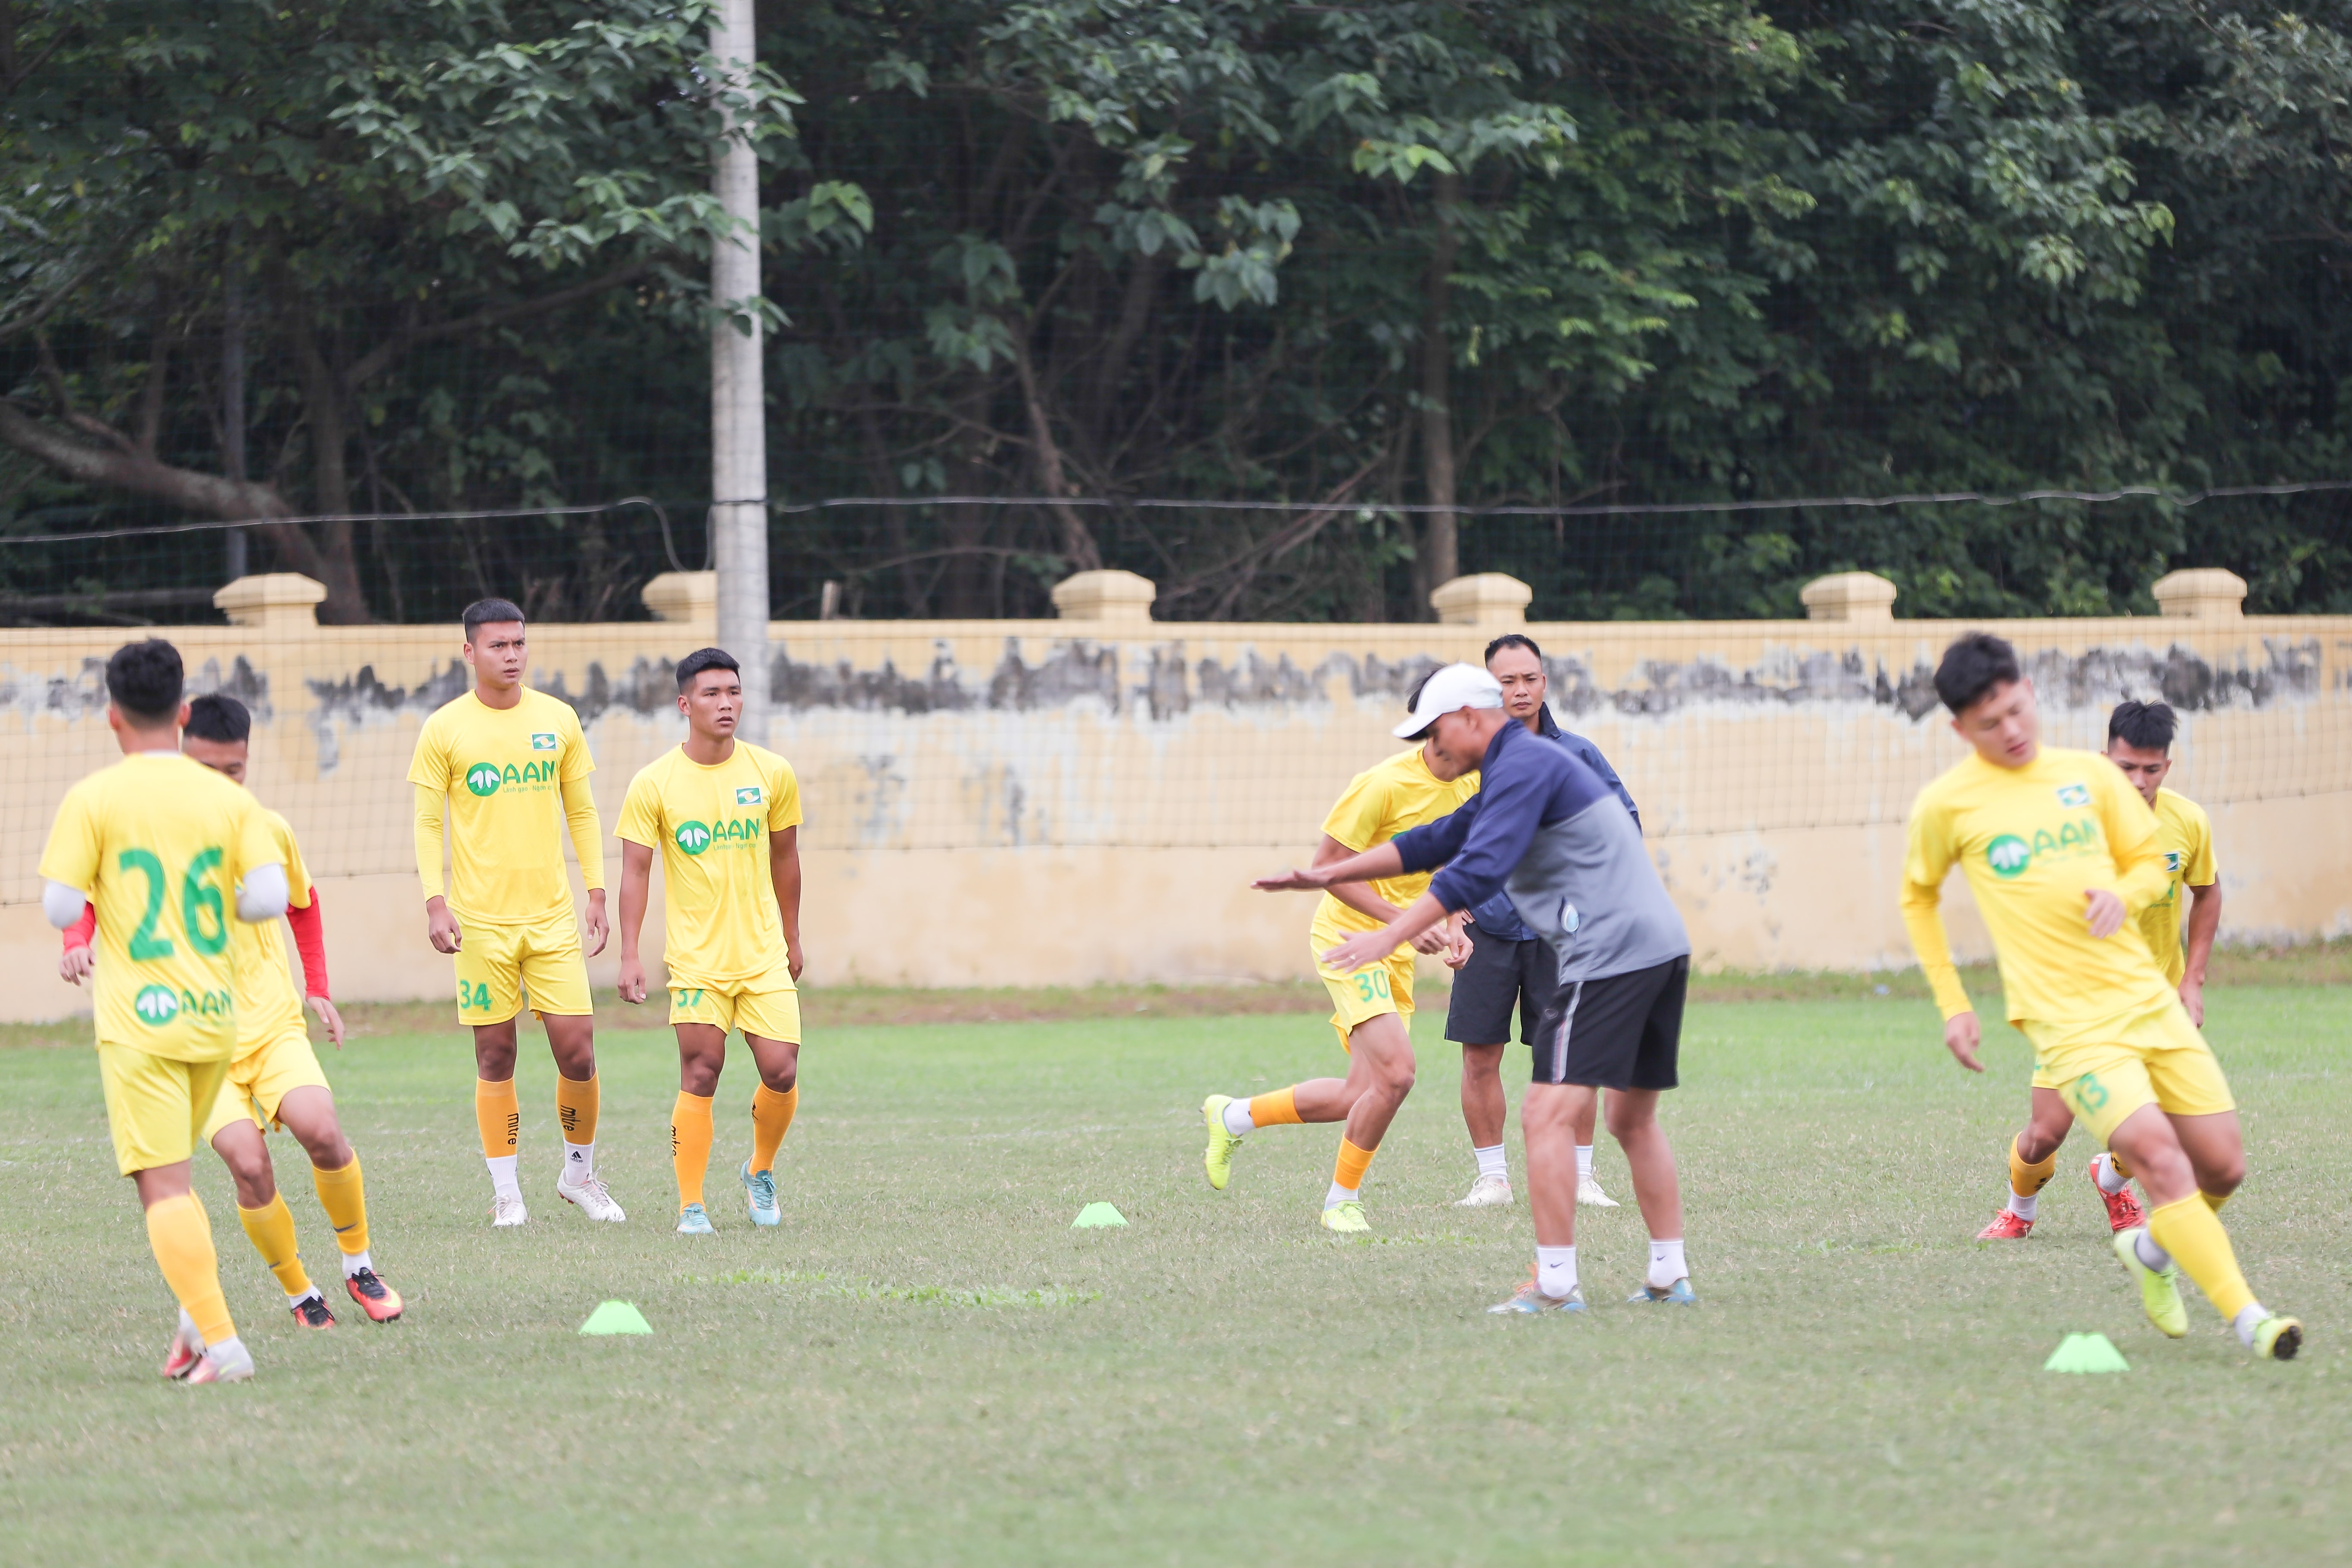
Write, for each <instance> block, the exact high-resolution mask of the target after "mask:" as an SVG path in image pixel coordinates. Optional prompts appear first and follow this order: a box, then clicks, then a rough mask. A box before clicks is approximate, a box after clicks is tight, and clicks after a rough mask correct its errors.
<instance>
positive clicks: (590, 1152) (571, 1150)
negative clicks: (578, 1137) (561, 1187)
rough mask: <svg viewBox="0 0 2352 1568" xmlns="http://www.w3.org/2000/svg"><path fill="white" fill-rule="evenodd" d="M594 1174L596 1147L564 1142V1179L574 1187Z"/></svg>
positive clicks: (587, 1144) (590, 1144)
mask: <svg viewBox="0 0 2352 1568" xmlns="http://www.w3.org/2000/svg"><path fill="white" fill-rule="evenodd" d="M595 1173H596V1145H594V1144H593V1143H573V1142H569V1141H566V1142H565V1143H564V1145H563V1175H564V1179H565V1180H566V1181H569V1182H570V1183H571V1184H572V1185H573V1186H575V1187H576V1186H578V1185H579V1184H581V1183H583V1182H584V1181H586V1180H587V1179H588V1178H589V1177H591V1176H593V1175H594V1174H595Z"/></svg>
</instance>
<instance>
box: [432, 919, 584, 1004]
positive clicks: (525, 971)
mask: <svg viewBox="0 0 2352 1568" xmlns="http://www.w3.org/2000/svg"><path fill="white" fill-rule="evenodd" d="M458 927H459V929H460V930H461V931H463V932H464V940H463V941H462V942H460V943H459V944H458V947H457V1017H458V1020H459V1021H460V1022H462V1023H466V1024H469V1025H474V1026H480V1025H484V1024H503V1023H505V1022H506V1021H507V1020H508V1019H509V1018H511V1017H513V1016H515V1015H516V1014H518V1013H520V1012H521V1011H522V998H523V991H524V989H525V988H526V987H527V988H528V989H529V990H530V1010H531V1011H532V1012H534V1013H537V1014H540V1015H541V1016H545V1015H547V1014H550V1013H552V1014H554V1015H555V1016H557V1017H560V1018H568V1017H579V1016H583V1015H586V1014H589V1013H593V1012H594V1011H595V1006H594V1005H593V1003H591V1002H590V1001H589V999H588V961H587V960H586V959H585V958H583V957H582V956H581V952H580V922H579V921H575V920H574V919H572V911H571V910H562V911H561V912H560V913H557V914H552V915H550V916H548V917H547V918H546V919H544V920H541V921H533V922H531V923H530V924H529V925H488V924H477V923H476V922H475V921H469V920H467V919H466V918H465V917H464V916H462V915H461V916H459V917H458Z"/></svg>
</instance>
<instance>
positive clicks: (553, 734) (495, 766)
mask: <svg viewBox="0 0 2352 1568" xmlns="http://www.w3.org/2000/svg"><path fill="white" fill-rule="evenodd" d="M595 771H596V763H595V762H594V760H593V759H592V758H591V757H590V756H589V755H588V738H587V736H586V735H584V734H583V733H582V732H581V729H580V715H579V714H577V713H575V712H573V711H572V704H570V703H569V702H565V701H563V700H562V699H560V698H554V697H550V696H549V695H548V694H547V693H546V692H544V691H533V690H531V689H530V688H528V687H526V688H524V689H523V691H522V694H521V700H520V701H518V702H517V703H516V704H515V705H514V706H513V707H511V708H493V707H491V706H489V705H488V703H486V702H484V701H483V700H481V698H479V697H478V696H477V695H476V694H475V693H473V692H471V691H468V692H467V693H466V694H465V695H464V696H463V697H460V698H458V699H457V700H455V701H454V702H447V703H445V704H443V705H442V706H441V707H440V708H438V709H436V710H435V711H434V713H433V716H432V717H431V718H429V719H427V720H425V727H424V729H423V730H421V731H418V732H417V736H416V754H415V759H414V760H413V761H412V762H411V763H409V766H408V782H409V783H410V784H415V785H417V786H418V787H420V788H423V789H426V790H430V791H433V792H434V793H436V794H446V795H447V796H448V802H449V805H448V815H447V816H446V818H445V819H444V820H445V821H446V824H447V832H446V837H447V838H448V840H449V894H448V898H449V908H450V909H451V910H454V911H455V912H457V913H458V914H460V915H463V916H465V917H466V918H467V920H469V921H477V922H479V923H482V924H486V925H532V924H536V923H537V922H539V921H543V920H546V919H547V918H548V917H549V916H551V915H556V914H568V913H570V912H571V910H572V882H571V879H570V878H569V877H567V876H566V875H565V873H564V869H563V833H564V824H563V786H564V785H565V784H570V783H572V781H573V780H575V779H583V778H586V777H587V776H588V775H589V774H590V773H594V772H595ZM418 870H419V871H420V872H421V873H424V874H425V897H426V898H427V899H434V898H438V897H440V895H441V886H440V882H441V868H440V867H439V866H438V865H436V866H434V867H433V868H431V869H430V871H429V872H427V871H426V870H425V868H424V867H422V866H420V867H418ZM582 870H583V873H584V874H585V875H586V877H587V879H588V885H589V886H590V887H592V888H594V887H601V886H602V885H603V882H604V868H603V867H602V866H595V867H583V868H582Z"/></svg>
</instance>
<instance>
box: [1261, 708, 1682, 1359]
mask: <svg viewBox="0 0 2352 1568" xmlns="http://www.w3.org/2000/svg"><path fill="white" fill-rule="evenodd" d="M1399 730H1400V731H1401V732H1402V731H1406V730H1411V731H1412V733H1413V734H1415V735H1426V736H1428V737H1429V738H1430V739H1431V740H1432V741H1433V742H1434V743H1435V744H1436V746H1437V747H1438V749H1439V750H1440V751H1442V752H1444V754H1446V755H1447V756H1449V757H1452V758H1455V759H1457V760H1458V759H1475V765H1476V766H1477V767H1478V769H1479V787H1478V794H1477V795H1475V796H1474V797H1473V798H1472V799H1471V800H1470V801H1469V802H1468V803H1467V804H1465V805H1463V806H1461V807H1460V808H1459V809H1457V810H1456V811H1454V813H1453V814H1452V815H1450V816H1444V817H1441V818H1440V819H1438V820H1437V821H1435V822H1433V823H1430V824H1428V825H1427V826H1422V827H1416V828H1413V829H1412V830H1411V831H1409V832H1406V833H1401V834H1399V835H1397V837H1394V838H1392V839H1391V840H1390V841H1389V842H1388V843H1386V844H1383V845H1381V846H1379V847H1376V848H1373V849H1370V850H1367V851H1365V852H1364V853H1363V854H1361V855H1356V856H1352V857H1350V858H1347V859H1344V860H1337V861H1333V862H1331V863H1330V864H1328V865H1325V866H1320V867H1317V868H1314V869H1312V870H1308V871H1293V872H1290V873H1288V874H1287V875H1286V876H1282V877H1273V878H1266V879H1262V880H1260V881H1259V882H1258V883H1257V886H1259V887H1261V888H1265V889H1284V888H1302V889H1303V888H1324V887H1328V886H1329V885H1330V884H1331V883H1333V882H1347V881H1359V880H1361V879H1365V878H1370V877H1386V876H1395V875H1397V874H1399V873H1400V872H1401V871H1403V870H1405V869H1408V868H1411V869H1418V870H1427V869H1430V868H1434V867H1440V866H1443V867H1444V869H1443V870H1440V871H1439V872H1438V873H1437V875H1436V877H1435V879H1433V880H1432V881H1431V883H1430V885H1429V890H1428V891H1427V892H1425V893H1423V895H1422V896H1421V897H1420V898H1419V899H1417V900H1414V901H1413V902H1412V905H1411V906H1409V907H1408V908H1407V909H1405V910H1403V911H1402V913H1400V914H1399V915H1398V916H1397V918H1396V919H1395V920H1393V921H1390V922H1389V923H1388V924H1387V925H1385V926H1383V927H1381V929H1380V930H1378V931H1365V932H1362V933H1360V934H1359V935H1356V936H1353V937H1350V938H1349V940H1348V941H1346V942H1342V943H1340V944H1339V946H1338V947H1336V948H1333V949H1332V950H1331V951H1330V952H1328V953H1327V954H1325V955H1324V957H1325V961H1326V962H1327V963H1331V964H1335V965H1338V966H1340V967H1342V968H1347V969H1354V968H1360V967H1361V966H1363V965H1364V964H1366V963H1373V962H1376V961H1377V960H1379V959H1381V958H1382V957H1385V956H1386V955H1387V954H1389V953H1391V952H1394V951H1395V950H1396V949H1397V948H1398V947H1399V946H1400V945H1402V943H1404V942H1409V941H1411V940H1412V938H1413V937H1414V936H1415V935H1417V934H1419V933H1420V932H1422V931H1427V930H1429V929H1430V928H1431V927H1432V926H1434V925H1436V924H1437V923H1438V922H1439V921H1443V920H1444V919H1445V918H1446V916H1447V915H1448V913H1449V912H1452V911H1455V910H1465V909H1469V908H1471V907H1473V906H1475V904H1477V903H1479V902H1480V901H1482V900H1485V899H1486V898H1489V897H1491V896H1492V895H1493V894H1494V893H1495V891H1496V889H1507V890H1508V891H1509V893H1510V896H1511V905H1512V908H1513V909H1514V910H1516V911H1517V914H1518V917H1519V919H1520V920H1521V921H1525V922H1526V924H1527V925H1528V927H1529V928H1530V929H1531V930H1533V931H1535V933H1536V934H1537V935H1538V937H1541V938H1544V939H1545V940H1547V941H1549V942H1551V943H1553V945H1554V948H1555V950H1556V951H1557V952H1559V990H1558V992H1557V994H1555V995H1554V996H1553V998H1552V1000H1551V1004H1550V1005H1549V1006H1548V1007H1547V1008H1546V1009H1545V1011H1544V1016H1543V1020H1542V1023H1541V1024H1540V1026H1538V1029H1537V1031H1536V1038H1535V1042H1534V1047H1533V1048H1534V1057H1535V1082H1534V1085H1533V1086H1532V1087H1531V1088H1529V1089H1528V1097H1527V1100H1526V1102H1525V1103H1524V1105H1523V1106H1522V1108H1521V1110H1520V1113H1519V1124H1520V1127H1521V1130H1522V1131H1523V1132H1524V1133H1525V1135H1526V1138H1527V1162H1528V1205H1529V1207H1530V1209H1531V1210H1532V1211H1533V1214H1534V1216H1535V1226H1536V1269H1535V1277H1534V1278H1533V1279H1529V1280H1528V1282H1527V1284H1525V1285H1524V1286H1522V1287H1521V1288H1520V1289H1519V1290H1518V1292H1517V1294H1516V1295H1514V1296H1513V1297H1512V1298H1511V1299H1510V1300H1507V1301H1504V1302H1501V1303H1499V1304H1497V1305H1496V1307H1495V1308H1494V1309H1493V1310H1496V1311H1498V1312H1542V1311H1551V1310H1569V1311H1580V1310H1583V1308H1584V1296H1583V1292H1582V1291H1581V1290H1580V1289H1579V1288H1578V1280H1577V1272H1576V1162H1575V1151H1574V1143H1573V1137H1574V1134H1573V1133H1572V1132H1571V1131H1570V1126H1571V1123H1572V1121H1573V1119H1574V1117H1575V1114H1576V1112H1577V1111H1578V1110H1580V1109H1582V1108H1584V1107H1586V1106H1589V1105H1590V1104H1591V1101H1592V1100H1593V1098H1594V1095H1595V1093H1596V1091H1597V1090H1599V1089H1609V1090H1611V1093H1610V1096H1609V1131H1610V1133H1611V1135H1612V1137H1614V1138H1615V1139H1616V1140H1617V1142H1618V1145H1619V1146H1620V1147H1621V1148H1622V1149H1623V1150H1624V1152H1625V1163H1626V1164H1627V1166H1628V1167H1629V1168H1630V1169H1631V1171H1632V1173H1633V1196H1634V1199H1635V1201H1636V1202H1637V1203H1639V1204H1640V1205H1641V1208H1642V1217H1643V1221H1644V1222H1646V1224H1647V1225H1648V1227H1649V1232H1650V1266H1649V1269H1648V1272H1647V1277H1646V1279H1645V1282H1644V1285H1643V1289H1640V1290H1637V1291H1635V1292H1634V1294H1633V1300H1636V1301H1672V1302H1684V1303H1686V1302H1690V1301H1694V1300H1696V1297H1695V1296H1694V1295H1693V1294H1692V1292H1691V1287H1690V1279H1689V1269H1688V1268H1687V1267H1686V1266H1685V1262H1684V1258H1683V1225H1682V1219H1683V1215H1682V1193H1681V1189H1680V1185H1679V1184H1678V1183H1677V1181H1676V1179H1675V1157H1674V1151H1673V1150H1672V1148H1670V1147H1669V1146H1668V1144H1667V1142H1666V1137H1665V1133H1664V1130H1663V1129H1661V1128H1660V1127H1659V1126H1658V1121H1657V1110H1658V1096H1659V1094H1660V1093H1661V1092H1663V1091H1664V1090H1665V1089H1672V1088H1674V1087H1675V1084H1676V1082H1677V1081H1678V1079H1677V1075H1676V1058H1677V1056H1678V1053H1679V1051H1680V1047H1681V1037H1682V1009H1683V994H1684V991H1685V985H1686V984H1687V982H1688V978H1689V973H1690V938H1689V935H1688V933H1687V932H1686V931H1685V930H1684V927H1683V921H1682V916H1681V915H1680V914H1679V913H1678V912H1677V911H1676V910H1675V907H1674V904H1673V902H1672V901H1671V900H1669V899H1668V898H1667V897H1666V890H1665V888H1664V884H1662V883H1661V882H1660V881H1659V880H1658V873H1657V869H1656V868H1655V867H1654V866H1652V865H1651V863H1650V858H1649V855H1648V853H1647V852H1646V851H1645V850H1643V847H1642V836H1641V833H1640V831H1639V830H1638V829H1636V828H1635V827H1634V826H1633V818H1632V816H1629V815H1628V814H1627V813H1626V812H1625V810H1624V808H1623V805H1622V802H1620V801H1619V800H1618V799H1617V797H1616V796H1615V795H1614V794H1612V792H1611V791H1610V789H1609V787H1608V786H1607V785H1606V784H1602V783H1601V779H1600V777H1599V775H1597V774H1595V773H1593V771H1592V770H1591V768H1589V767H1586V766H1585V765H1584V764H1583V763H1580V762H1579V761H1577V759H1575V758H1574V757H1572V756H1570V754H1569V753H1568V752H1566V751H1565V750H1563V749H1562V748H1560V747H1559V746H1555V745H1550V744H1548V743H1546V742H1543V741H1541V740H1539V739H1538V738H1537V737H1536V736H1534V735H1531V734H1529V733H1528V731H1527V730H1526V729H1525V728H1523V727H1522V726H1520V725H1518V724H1516V723H1514V722H1512V721H1511V719H1510V717H1509V715H1508V714H1507V713H1506V712H1504V710H1503V706H1502V689H1501V687H1500V686H1499V685H1497V684H1496V680H1495V678H1494V677H1493V676H1491V675H1489V674H1487V673H1486V671H1485V670H1483V669H1480V668H1477V667H1476V666H1475V665H1466V664H1459V665H1449V666H1447V667H1446V668H1444V669H1441V670H1439V671H1438V672H1437V673H1436V674H1435V675H1433V676H1432V677H1431V678H1430V679H1429V680H1428V682H1427V683H1426V684H1425V685H1424V686H1423V688H1422V691H1421V699H1420V700H1419V702H1417V703H1416V704H1415V706H1414V709H1413V716H1412V719H1411V720H1408V721H1406V723H1405V724H1404V725H1401V726H1399ZM1570 938H1572V939H1573V941H1572V942H1571V941H1570V940H1569V939H1570Z"/></svg>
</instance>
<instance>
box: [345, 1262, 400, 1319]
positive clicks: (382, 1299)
mask: <svg viewBox="0 0 2352 1568" xmlns="http://www.w3.org/2000/svg"><path fill="white" fill-rule="evenodd" d="M343 1289H346V1290H349V1291H350V1292H351V1293H352V1300H354V1301H357V1302H358V1303H359V1304H360V1310H361V1311H362V1312H365V1313H366V1314H367V1315H368V1317H369V1318H370V1319H372V1320H373V1321H376V1322H379V1323H388V1322H390V1321H393V1320H394V1318H397V1317H398V1316H400V1292H399V1291H397V1290H395V1289H393V1288H392V1287H391V1286H389V1285H387V1284H385V1283H384V1282H383V1280H381V1279H377V1278H376V1277H375V1270H374V1269H373V1268H362V1269H361V1270H360V1271H359V1272H358V1273H357V1274H350V1275H346V1276H344V1278H343Z"/></svg>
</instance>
